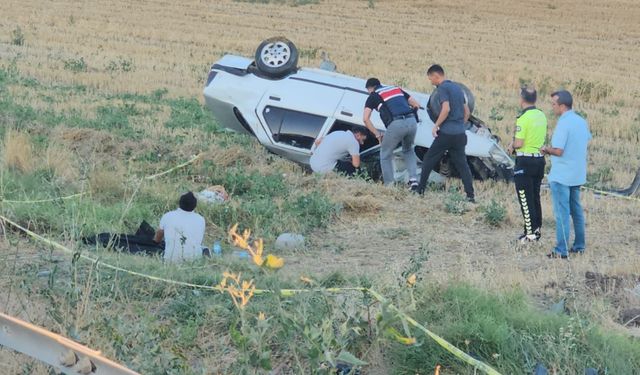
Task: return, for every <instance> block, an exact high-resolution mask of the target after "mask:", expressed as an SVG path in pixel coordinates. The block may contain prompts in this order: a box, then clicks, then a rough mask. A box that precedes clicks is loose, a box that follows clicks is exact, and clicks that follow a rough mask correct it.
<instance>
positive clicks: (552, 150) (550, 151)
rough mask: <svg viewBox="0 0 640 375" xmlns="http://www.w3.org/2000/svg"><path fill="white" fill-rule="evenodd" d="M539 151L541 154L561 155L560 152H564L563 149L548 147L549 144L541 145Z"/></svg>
mask: <svg viewBox="0 0 640 375" xmlns="http://www.w3.org/2000/svg"><path fill="white" fill-rule="evenodd" d="M540 152H541V153H543V154H549V155H553V156H562V154H564V149H562V148H555V147H549V146H543V147H542V148H540Z"/></svg>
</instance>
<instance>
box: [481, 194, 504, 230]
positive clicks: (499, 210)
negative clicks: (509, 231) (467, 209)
mask: <svg viewBox="0 0 640 375" xmlns="http://www.w3.org/2000/svg"><path fill="white" fill-rule="evenodd" d="M482 213H483V214H484V221H485V222H486V223H487V224H489V225H491V226H494V227H497V226H500V225H501V224H502V223H503V222H504V220H505V219H506V217H507V209H506V208H505V207H504V206H503V205H502V204H500V203H499V202H498V201H496V200H495V199H491V202H490V203H489V204H487V205H486V206H483V207H482Z"/></svg>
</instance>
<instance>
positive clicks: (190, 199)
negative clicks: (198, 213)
mask: <svg viewBox="0 0 640 375" xmlns="http://www.w3.org/2000/svg"><path fill="white" fill-rule="evenodd" d="M197 204H198V200H197V199H196V196H195V195H193V193H192V192H188V193H185V194H182V195H181V196H180V202H179V207H180V209H182V210H185V211H188V212H191V211H193V210H195V209H196V205H197Z"/></svg>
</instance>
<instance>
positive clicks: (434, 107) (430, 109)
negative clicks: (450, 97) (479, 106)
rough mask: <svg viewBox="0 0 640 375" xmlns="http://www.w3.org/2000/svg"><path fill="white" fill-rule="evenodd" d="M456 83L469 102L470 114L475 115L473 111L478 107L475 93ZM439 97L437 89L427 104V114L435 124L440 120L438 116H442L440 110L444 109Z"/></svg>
mask: <svg viewBox="0 0 640 375" xmlns="http://www.w3.org/2000/svg"><path fill="white" fill-rule="evenodd" d="M454 83H455V84H456V85H458V86H459V87H460V88H461V89H462V92H463V93H464V97H465V100H466V101H467V105H468V106H469V111H470V113H473V109H474V108H475V106H476V98H475V96H473V93H472V92H471V90H469V88H468V87H467V86H465V85H463V84H462V83H460V82H454ZM439 97H440V95H439V94H438V89H437V88H436V89H435V90H433V92H432V93H431V95H430V96H429V102H428V103H427V113H428V114H429V117H430V118H431V121H433V122H435V121H436V120H437V119H438V116H439V115H440V110H441V109H442V106H441V105H440V100H439Z"/></svg>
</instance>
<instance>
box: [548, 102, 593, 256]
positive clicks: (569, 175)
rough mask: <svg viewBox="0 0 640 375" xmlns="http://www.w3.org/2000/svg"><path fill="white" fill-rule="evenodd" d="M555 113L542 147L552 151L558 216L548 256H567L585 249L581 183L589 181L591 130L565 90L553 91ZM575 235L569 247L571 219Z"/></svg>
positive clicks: (552, 180)
mask: <svg viewBox="0 0 640 375" xmlns="http://www.w3.org/2000/svg"><path fill="white" fill-rule="evenodd" d="M551 106H552V108H553V113H555V115H556V116H558V123H557V125H556V129H555V131H554V132H553V137H552V138H551V146H544V147H542V148H541V149H540V152H542V153H543V154H549V155H551V171H550V172H549V175H548V176H547V180H548V181H549V187H550V189H551V199H552V200H553V213H554V215H555V218H556V246H555V248H554V249H553V251H552V252H551V253H550V254H548V257H549V258H562V259H566V258H568V253H576V254H581V253H583V252H584V250H585V225H584V212H583V210H582V206H581V205H580V186H581V185H583V184H584V183H586V182H587V146H588V144H589V140H591V132H589V126H588V125H587V122H586V121H585V119H584V118H582V117H580V115H578V114H577V113H575V112H574V111H573V109H572V108H573V97H572V96H571V94H570V93H569V92H568V91H566V90H561V91H556V92H554V93H553V94H551ZM569 218H571V220H572V221H573V229H574V232H575V238H574V241H573V246H571V247H569V238H570V235H571V224H570V220H569Z"/></svg>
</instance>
